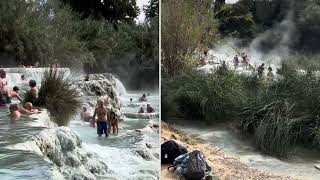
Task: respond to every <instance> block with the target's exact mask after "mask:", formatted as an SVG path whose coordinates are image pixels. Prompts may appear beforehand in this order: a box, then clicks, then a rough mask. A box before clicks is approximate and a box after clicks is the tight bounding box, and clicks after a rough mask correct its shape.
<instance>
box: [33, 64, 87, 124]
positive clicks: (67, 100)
mask: <svg viewBox="0 0 320 180" xmlns="http://www.w3.org/2000/svg"><path fill="white" fill-rule="evenodd" d="M73 84H74V82H73V80H72V79H71V76H70V75H67V74H66V71H63V70H61V69H60V70H59V69H56V68H50V70H48V71H46V72H45V73H44V76H43V79H42V82H41V87H40V90H39V94H38V99H37V101H36V105H38V106H45V107H46V108H47V109H48V110H49V112H50V113H51V115H52V116H53V117H54V121H55V122H56V123H57V124H58V125H59V126H66V125H68V123H69V121H70V119H71V117H72V116H73V115H74V114H75V113H76V112H77V111H78V110H79V108H80V106H81V104H82V103H81V98H80V96H79V94H78V91H77V90H76V87H75V86H73Z"/></svg>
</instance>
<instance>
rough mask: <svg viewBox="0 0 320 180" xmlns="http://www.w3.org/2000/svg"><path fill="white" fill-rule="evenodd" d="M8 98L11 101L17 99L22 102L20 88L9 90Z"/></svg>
mask: <svg viewBox="0 0 320 180" xmlns="http://www.w3.org/2000/svg"><path fill="white" fill-rule="evenodd" d="M8 97H9V100H10V99H11V98H17V99H19V100H20V101H22V99H21V97H20V96H19V88H18V87H17V86H14V87H13V89H12V90H9V92H8ZM10 102H11V100H10Z"/></svg>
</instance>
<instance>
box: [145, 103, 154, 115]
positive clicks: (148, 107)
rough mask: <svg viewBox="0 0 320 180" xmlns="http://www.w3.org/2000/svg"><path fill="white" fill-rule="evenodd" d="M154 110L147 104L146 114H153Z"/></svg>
mask: <svg viewBox="0 0 320 180" xmlns="http://www.w3.org/2000/svg"><path fill="white" fill-rule="evenodd" d="M154 112H155V110H154V109H153V108H152V107H151V106H150V104H147V113H154Z"/></svg>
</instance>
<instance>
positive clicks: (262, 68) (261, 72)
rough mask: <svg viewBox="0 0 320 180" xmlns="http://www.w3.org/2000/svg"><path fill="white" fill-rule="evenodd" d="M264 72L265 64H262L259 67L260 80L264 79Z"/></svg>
mask: <svg viewBox="0 0 320 180" xmlns="http://www.w3.org/2000/svg"><path fill="white" fill-rule="evenodd" d="M263 71H264V63H262V64H261V65H260V66H259V67H258V76H259V78H260V79H262V78H263Z"/></svg>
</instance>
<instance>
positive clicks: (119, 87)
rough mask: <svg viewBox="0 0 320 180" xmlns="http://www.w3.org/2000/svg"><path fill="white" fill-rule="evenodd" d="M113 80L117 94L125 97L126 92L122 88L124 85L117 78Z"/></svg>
mask: <svg viewBox="0 0 320 180" xmlns="http://www.w3.org/2000/svg"><path fill="white" fill-rule="evenodd" d="M114 80H115V83H116V91H117V93H118V94H121V95H124V96H126V95H127V90H126V88H125V87H124V85H123V84H122V82H121V81H120V80H119V79H117V78H114Z"/></svg>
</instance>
